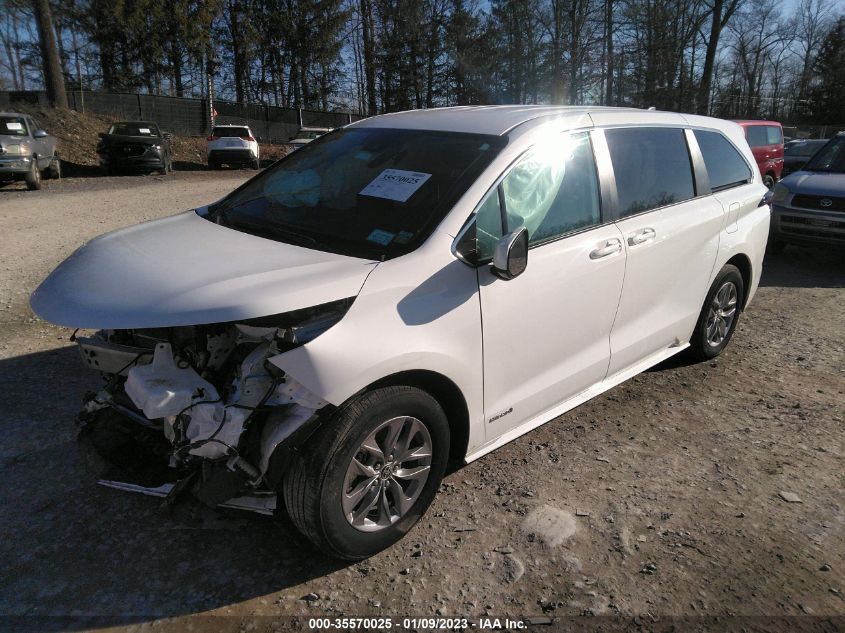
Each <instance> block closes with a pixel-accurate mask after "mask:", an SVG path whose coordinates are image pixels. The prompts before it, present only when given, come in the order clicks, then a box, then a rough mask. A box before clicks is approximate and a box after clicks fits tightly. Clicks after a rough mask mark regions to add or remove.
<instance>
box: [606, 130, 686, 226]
mask: <svg viewBox="0 0 845 633" xmlns="http://www.w3.org/2000/svg"><path fill="white" fill-rule="evenodd" d="M605 137H606V138H607V145H608V148H609V150H610V159H611V162H612V163H613V173H614V175H615V176H616V192H617V197H618V199H619V214H620V216H622V217H625V216H628V215H633V214H635V213H639V212H641V211H647V210H649V209H656V208H657V207H663V206H666V205H668V204H674V203H676V202H683V201H684V200H689V199H690V198H694V197H695V186H694V185H693V176H692V163H691V162H690V157H689V150H688V149H687V142H686V139H685V138H684V131H683V130H682V129H678V128H658V127H655V128H618V129H615V130H607V131H606V132H605Z"/></svg>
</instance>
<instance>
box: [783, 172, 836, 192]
mask: <svg viewBox="0 0 845 633" xmlns="http://www.w3.org/2000/svg"><path fill="white" fill-rule="evenodd" d="M781 182H782V183H783V184H784V186H786V187H787V188H788V189H789V190H790V191H791V192H792V193H806V194H810V195H813V196H834V197H841V196H845V174H837V173H833V172H826V171H796V172H794V173H792V174H790V175H789V176H787V177H786V178H784V179H783V180H782V181H781Z"/></svg>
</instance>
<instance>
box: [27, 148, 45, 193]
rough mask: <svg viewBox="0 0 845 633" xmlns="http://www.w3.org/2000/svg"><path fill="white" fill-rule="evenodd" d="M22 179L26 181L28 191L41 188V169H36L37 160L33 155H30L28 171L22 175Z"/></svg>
mask: <svg viewBox="0 0 845 633" xmlns="http://www.w3.org/2000/svg"><path fill="white" fill-rule="evenodd" d="M24 180H25V181H26V188H27V189H29V190H30V191H36V190H38V189H41V170H40V169H38V161H37V160H36V159H35V157H34V156H33V157H32V164H31V165H30V168H29V172H28V173H27V174H26V176H25V177H24Z"/></svg>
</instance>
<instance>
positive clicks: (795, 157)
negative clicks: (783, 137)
mask: <svg viewBox="0 0 845 633" xmlns="http://www.w3.org/2000/svg"><path fill="white" fill-rule="evenodd" d="M829 140H830V139H826V138H823V139H795V140H794V141H789V142H787V143H786V144H785V145H784V146H783V173H782V177H783V178H786V177H787V176H788V175H789V174H791V173H792V172H794V171H798V170H799V169H801V168H802V167H803V166H804V164H805V163H806V162H807V161H808V160H810V158H811V157H812V156H813V154H815V153H816V152H817V151H818V150H820V149H821V148H822V147H824V145H825V143H827V142H828V141H829Z"/></svg>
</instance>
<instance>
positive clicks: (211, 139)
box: [205, 135, 217, 141]
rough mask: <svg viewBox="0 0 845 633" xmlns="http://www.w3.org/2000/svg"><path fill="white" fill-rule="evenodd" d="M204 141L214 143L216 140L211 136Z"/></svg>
mask: <svg viewBox="0 0 845 633" xmlns="http://www.w3.org/2000/svg"><path fill="white" fill-rule="evenodd" d="M205 140H207V141H216V140H217V137H216V136H213V135H212V136H209V137H208V138H207V139H205Z"/></svg>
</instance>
